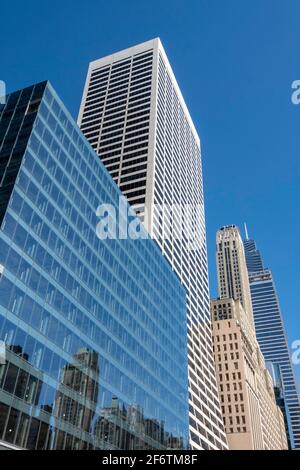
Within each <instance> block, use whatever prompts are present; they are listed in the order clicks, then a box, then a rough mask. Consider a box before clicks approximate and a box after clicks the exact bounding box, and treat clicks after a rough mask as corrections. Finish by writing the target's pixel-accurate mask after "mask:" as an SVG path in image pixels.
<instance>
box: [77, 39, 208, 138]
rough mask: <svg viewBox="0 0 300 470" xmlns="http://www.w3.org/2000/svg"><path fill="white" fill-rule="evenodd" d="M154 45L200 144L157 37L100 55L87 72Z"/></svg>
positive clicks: (90, 64) (152, 47)
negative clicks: (161, 57) (159, 53)
mask: <svg viewBox="0 0 300 470" xmlns="http://www.w3.org/2000/svg"><path fill="white" fill-rule="evenodd" d="M156 47H157V48H158V49H159V51H160V52H161V54H162V56H163V59H164V62H165V64H166V67H167V69H168V72H169V74H170V77H171V79H172V82H173V85H174V87H175V90H176V92H177V94H178V98H179V100H180V103H181V105H182V107H183V110H184V113H185V115H186V117H187V119H188V122H189V124H190V126H191V129H192V130H193V133H194V135H195V139H196V141H197V144H198V145H199V146H200V137H199V135H198V132H197V130H196V128H195V125H194V123H193V120H192V117H191V115H190V112H189V110H188V107H187V105H186V102H185V100H184V98H183V95H182V93H181V90H180V88H179V85H178V82H177V80H176V77H175V75H174V72H173V70H172V67H171V64H170V62H169V59H168V56H167V54H166V52H165V49H164V47H163V45H162V42H161V40H160V38H159V37H156V38H153V39H150V40H149V41H145V42H142V43H140V44H136V45H134V46H131V47H128V48H126V49H122V50H120V51H117V52H114V53H112V54H109V55H106V56H104V57H101V58H100V59H95V60H93V61H91V62H90V63H89V73H90V71H91V70H95V68H97V67H103V66H105V65H108V64H110V63H112V62H114V63H115V62H119V61H121V60H124V59H125V58H126V57H128V56H130V55H135V54H141V53H143V52H146V51H147V50H149V49H155V48H156ZM89 73H88V75H87V80H88V78H89ZM86 85H87V83H86ZM85 88H86V86H85Z"/></svg>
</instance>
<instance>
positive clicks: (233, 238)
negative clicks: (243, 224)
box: [216, 225, 253, 323]
mask: <svg viewBox="0 0 300 470" xmlns="http://www.w3.org/2000/svg"><path fill="white" fill-rule="evenodd" d="M216 256H217V271H218V288H219V296H220V298H223V297H226V298H230V299H240V301H241V304H242V306H243V307H244V309H245V312H246V314H247V315H248V318H249V320H250V321H251V322H252V323H253V313H252V303H251V293H250V286H249V280H248V270H247V265H246V259H245V252H244V246H243V241H242V238H241V235H240V231H239V229H238V227H236V226H235V225H228V226H226V227H222V228H221V229H220V230H219V231H218V233H217V254H216Z"/></svg>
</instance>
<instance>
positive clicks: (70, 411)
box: [54, 349, 99, 448]
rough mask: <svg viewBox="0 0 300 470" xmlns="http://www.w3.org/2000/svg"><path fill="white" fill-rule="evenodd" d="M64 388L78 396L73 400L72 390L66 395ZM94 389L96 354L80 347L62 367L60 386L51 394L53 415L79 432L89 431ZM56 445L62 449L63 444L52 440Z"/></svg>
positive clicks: (95, 392) (97, 386) (96, 388)
mask: <svg viewBox="0 0 300 470" xmlns="http://www.w3.org/2000/svg"><path fill="white" fill-rule="evenodd" d="M66 387H68V389H71V390H74V392H76V394H77V395H80V398H79V397H78V396H77V398H76V399H75V397H74V396H73V395H72V393H70V395H68V394H66V390H67V388H66ZM98 389H99V365H98V354H97V353H96V352H95V351H89V350H88V349H81V350H79V351H78V353H77V354H75V355H74V356H73V360H72V362H70V363H68V364H66V365H65V366H64V367H63V369H62V372H61V378H60V386H59V388H58V391H57V394H56V397H55V410H54V414H55V416H56V417H57V418H58V419H61V420H63V421H66V422H68V423H71V424H72V425H73V426H75V427H77V428H79V429H81V430H83V431H86V432H91V424H92V420H93V417H94V415H95V405H94V404H95V403H97V400H98ZM56 447H59V448H63V444H62V443H61V442H60V443H58V442H56ZM77 448H78V446H77Z"/></svg>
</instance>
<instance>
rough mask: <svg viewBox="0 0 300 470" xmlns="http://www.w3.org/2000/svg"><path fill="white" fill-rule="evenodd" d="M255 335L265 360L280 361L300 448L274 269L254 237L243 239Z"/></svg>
mask: <svg viewBox="0 0 300 470" xmlns="http://www.w3.org/2000/svg"><path fill="white" fill-rule="evenodd" d="M244 247H245V254H246V262H247V267H248V272H249V282H250V289H251V297H252V306H253V314H254V321H255V329H256V336H257V339H258V342H259V344H260V348H261V350H262V353H263V355H264V357H265V360H266V361H270V362H272V363H274V364H279V365H280V369H281V377H282V381H283V387H284V400H285V404H286V405H287V408H288V415H289V419H290V426H289V431H290V439H291V446H292V448H295V449H300V400H299V395H298V391H297V384H296V378H295V374H294V369H293V365H292V362H291V357H290V353H289V347H288V341H287V337H286V332H285V326H284V321H283V317H282V313H281V309H280V304H279V299H278V296H277V291H276V286H275V283H274V279H273V276H272V272H271V271H270V270H269V269H267V268H265V266H264V263H263V260H262V257H261V254H260V252H259V250H257V247H256V243H255V241H254V240H250V239H249V238H246V240H244Z"/></svg>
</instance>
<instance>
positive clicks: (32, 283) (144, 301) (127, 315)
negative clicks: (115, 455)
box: [0, 82, 188, 449]
mask: <svg viewBox="0 0 300 470" xmlns="http://www.w3.org/2000/svg"><path fill="white" fill-rule="evenodd" d="M0 179H1V186H0V198H1V229H0V265H1V270H0V340H2V341H3V342H4V343H5V349H6V357H5V361H4V363H3V364H1V365H0V445H2V446H3V447H7V446H8V447H11V448H15V447H20V448H26V449H126V448H132V449H164V448H166V447H167V446H169V443H170V442H173V443H174V442H175V443H178V446H180V448H185V447H186V446H187V445H188V388H187V387H188V384H187V339H186V338H187V331H186V295H185V291H184V289H183V287H182V286H181V284H180V282H179V280H178V278H177V276H176V275H175V274H174V273H173V272H172V270H171V268H170V266H169V265H168V263H167V262H166V261H165V260H164V258H163V257H162V255H161V252H160V250H159V249H158V247H157V246H156V244H155V242H154V241H153V240H151V239H150V238H147V233H146V231H145V230H144V228H143V227H142V226H141V227H140V230H141V231H142V235H143V238H138V239H135V240H134V239H129V238H128V239H111V238H107V239H106V240H100V239H99V238H98V237H97V235H96V226H97V224H98V222H99V219H98V217H97V216H96V210H97V207H98V206H99V205H100V204H102V203H105V204H110V205H111V206H112V207H113V208H115V210H116V215H117V222H116V223H117V228H118V227H119V220H122V217H123V215H122V214H120V212H119V199H120V196H121V192H120V190H119V189H118V187H117V185H116V184H115V183H114V181H113V180H112V178H111V176H110V175H109V173H108V172H107V171H106V169H105V167H104V166H103V164H102V163H101V161H100V160H99V158H98V157H97V155H96V154H95V153H94V151H93V149H92V148H91V147H90V144H89V143H88V142H87V140H86V139H85V137H84V136H83V135H82V133H81V131H80V130H79V129H78V127H77V125H76V123H75V122H74V121H73V119H72V118H71V116H70V115H69V113H68V112H67V110H66V109H65V107H64V105H63V104H62V102H61V101H60V99H59V97H58V96H57V95H56V93H55V91H54V90H53V88H52V87H51V85H50V84H49V83H48V82H43V83H39V84H37V85H34V86H31V87H28V88H25V89H23V90H20V91H18V92H15V93H12V94H10V95H8V97H7V100H6V104H5V105H3V106H1V107H0ZM128 218H129V219H130V220H131V219H134V218H135V214H134V212H133V211H132V209H131V210H130V211H129V214H128ZM2 362H3V361H2ZM116 402H117V405H118V406H116V405H115V403H116ZM112 404H113V406H112ZM111 408H113V410H111ZM115 408H118V409H119V410H120V411H118V412H116V411H115ZM1 443H2V444H1Z"/></svg>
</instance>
